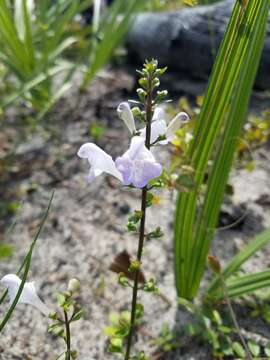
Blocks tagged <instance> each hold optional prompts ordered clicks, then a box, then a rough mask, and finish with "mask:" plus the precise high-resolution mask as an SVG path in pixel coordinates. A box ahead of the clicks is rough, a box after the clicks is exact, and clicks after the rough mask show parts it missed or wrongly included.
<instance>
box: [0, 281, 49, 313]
mask: <svg viewBox="0 0 270 360" xmlns="http://www.w3.org/2000/svg"><path fill="white" fill-rule="evenodd" d="M0 282H1V283H2V284H3V285H4V286H5V287H6V288H7V289H8V295H9V301H10V304H11V303H12V302H13V301H14V299H15V297H16V294H17V292H18V290H19V287H20V285H21V279H20V278H19V277H18V276H17V275H15V274H7V275H5V276H4V277H3V278H2V279H1V281H0ZM18 303H21V304H29V305H32V306H35V307H36V308H37V309H38V310H39V311H40V312H41V313H42V314H44V315H45V316H48V315H49V313H50V310H49V309H48V308H47V306H46V305H45V304H44V303H43V302H42V301H41V300H40V298H39V297H38V295H37V293H36V289H35V285H34V282H26V283H25V284H24V287H23V290H22V293H21V296H20V298H19V301H18Z"/></svg>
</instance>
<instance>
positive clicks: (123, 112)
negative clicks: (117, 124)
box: [117, 102, 136, 134]
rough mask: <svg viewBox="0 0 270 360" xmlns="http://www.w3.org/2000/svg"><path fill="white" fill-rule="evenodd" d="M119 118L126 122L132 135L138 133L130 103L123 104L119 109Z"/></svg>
mask: <svg viewBox="0 0 270 360" xmlns="http://www.w3.org/2000/svg"><path fill="white" fill-rule="evenodd" d="M117 113H118V116H119V118H120V119H121V120H123V121H124V123H125V125H126V126H127V128H128V129H129V131H130V133H131V134H133V133H135V132H136V127H135V120H134V116H133V114H132V111H131V109H130V106H129V103H128V102H121V103H120V104H119V105H118V108H117Z"/></svg>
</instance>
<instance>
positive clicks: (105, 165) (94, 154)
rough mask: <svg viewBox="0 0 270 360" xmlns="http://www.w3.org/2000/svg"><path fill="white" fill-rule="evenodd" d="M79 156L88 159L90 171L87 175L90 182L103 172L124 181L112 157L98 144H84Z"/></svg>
mask: <svg viewBox="0 0 270 360" xmlns="http://www.w3.org/2000/svg"><path fill="white" fill-rule="evenodd" d="M78 156H79V157H80V158H82V159H87V160H88V162H89V164H90V171H89V174H88V176H87V181H88V182H92V181H93V180H94V179H95V178H96V177H97V176H99V175H101V174H102V173H103V172H105V173H107V174H110V175H112V176H114V177H116V178H117V179H118V180H120V181H122V175H121V173H120V172H119V171H118V170H117V169H116V166H115V163H114V161H113V159H112V157H111V156H110V155H109V154H107V153H106V152H105V151H104V150H102V149H101V148H100V147H98V146H97V145H96V144H93V143H86V144H83V145H82V146H81V147H80V149H79V151H78Z"/></svg>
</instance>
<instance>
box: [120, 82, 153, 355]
mask: <svg viewBox="0 0 270 360" xmlns="http://www.w3.org/2000/svg"><path fill="white" fill-rule="evenodd" d="M145 109H146V139H145V146H146V147H147V148H148V149H150V138H151V120H152V79H151V77H150V76H149V77H148V96H147V98H146V101H145ZM147 192H148V188H147V186H145V187H144V188H143V189H142V197H141V214H142V217H141V222H140V231H139V243H138V250H137V260H138V261H139V263H141V259H142V253H143V244H144V237H145V218H146V203H147ZM138 285H139V269H138V270H136V271H135V273H134V283H133V293H132V304H131V318H130V330H129V334H128V338H127V348H126V355H125V360H129V357H130V351H131V345H132V338H133V334H134V328H135V322H136V306H137V297H138Z"/></svg>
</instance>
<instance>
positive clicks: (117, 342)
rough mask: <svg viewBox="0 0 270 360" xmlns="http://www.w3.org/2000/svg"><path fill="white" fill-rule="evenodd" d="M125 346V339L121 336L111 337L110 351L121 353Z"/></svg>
mask: <svg viewBox="0 0 270 360" xmlns="http://www.w3.org/2000/svg"><path fill="white" fill-rule="evenodd" d="M122 348H123V340H122V339H120V338H112V339H110V345H109V352H111V353H121V352H122Z"/></svg>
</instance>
